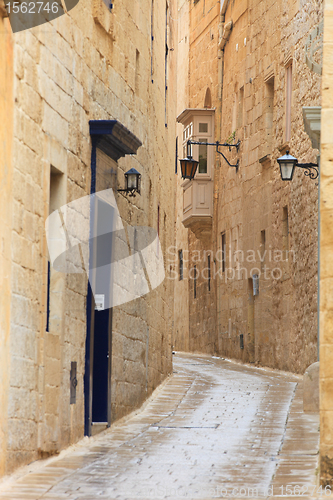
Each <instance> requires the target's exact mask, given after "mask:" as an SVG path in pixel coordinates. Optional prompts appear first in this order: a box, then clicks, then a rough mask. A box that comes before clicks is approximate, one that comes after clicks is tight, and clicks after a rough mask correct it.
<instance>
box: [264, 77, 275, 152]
mask: <svg viewBox="0 0 333 500" xmlns="http://www.w3.org/2000/svg"><path fill="white" fill-rule="evenodd" d="M273 109H274V77H273V78H270V79H269V80H268V81H267V82H266V86H265V129H266V142H267V145H268V148H269V151H268V152H267V153H269V152H271V151H272V146H273Z"/></svg>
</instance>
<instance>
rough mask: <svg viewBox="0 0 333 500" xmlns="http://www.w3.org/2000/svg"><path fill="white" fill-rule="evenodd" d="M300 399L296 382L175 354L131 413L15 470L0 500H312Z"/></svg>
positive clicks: (312, 432) (309, 432)
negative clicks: (279, 499)
mask: <svg viewBox="0 0 333 500" xmlns="http://www.w3.org/2000/svg"><path fill="white" fill-rule="evenodd" d="M302 397H303V395H302V378H301V377H297V376H294V375H289V374H284V373H278V372H277V371H271V370H264V369H257V368H252V367H248V366H242V365H240V364H237V363H233V362H230V361H227V360H223V359H219V358H211V357H208V356H201V355H187V354H176V355H175V356H174V375H173V376H172V377H170V378H169V379H168V380H167V381H166V382H165V383H164V384H163V385H162V387H161V388H159V389H157V391H156V392H155V393H154V395H153V396H152V398H151V399H150V400H149V401H148V403H147V404H146V405H145V406H144V407H143V408H142V409H141V410H140V411H139V412H137V413H136V414H134V415H132V416H131V417H130V418H128V419H126V420H124V421H122V422H120V423H118V424H115V425H114V426H112V428H111V429H110V430H108V431H106V432H104V433H103V434H100V435H98V436H96V437H94V438H92V439H91V440H88V439H84V440H83V441H81V443H79V444H78V445H76V446H75V447H72V448H71V449H70V450H67V451H65V452H63V453H62V454H61V455H60V456H59V457H55V458H52V459H49V460H47V461H44V462H42V463H40V464H37V465H36V464H32V465H31V466H28V467H26V468H25V472H24V474H23V473H22V470H21V473H20V475H19V476H18V475H16V477H15V480H14V479H11V480H7V481H6V482H5V483H3V484H2V485H1V486H0V498H1V500H5V499H12V500H13V499H25V500H30V499H31V500H32V499H33V500H37V499H45V500H51V499H53V500H61V499H64V500H65V499H66V500H76V499H82V500H83V499H85V500H88V499H89V500H96V499H99V498H101V499H108V500H111V499H121V500H125V499H136V498H142V499H148V498H152V499H159V498H163V499H164V498H169V499H176V498H188V499H213V498H248V497H252V498H267V497H271V496H272V494H273V496H283V495H284V498H287V497H289V496H290V497H294V498H295V496H297V495H298V496H299V495H300V494H301V495H302V498H309V497H313V498H317V497H318V498H319V497H320V495H318V494H317V493H316V491H314V487H315V486H316V484H317V476H316V468H317V460H318V441H319V432H318V431H319V429H318V425H319V423H318V422H319V418H318V415H305V414H303V411H302ZM29 469H30V471H29ZM288 485H289V488H291V490H290V489H289V492H290V491H292V494H287V492H286V488H287V486H288ZM296 487H299V488H300V493H297V491H298V489H297V488H296ZM295 488H296V489H295ZM322 497H323V496H321V498H322ZM324 497H325V495H324Z"/></svg>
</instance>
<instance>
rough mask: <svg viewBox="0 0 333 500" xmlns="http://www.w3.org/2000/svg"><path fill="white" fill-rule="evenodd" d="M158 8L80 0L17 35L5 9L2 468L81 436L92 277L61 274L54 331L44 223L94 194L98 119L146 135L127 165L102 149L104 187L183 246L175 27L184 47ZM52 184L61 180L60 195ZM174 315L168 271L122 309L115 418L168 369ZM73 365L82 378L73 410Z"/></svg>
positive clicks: (54, 292) (171, 14)
mask: <svg viewBox="0 0 333 500" xmlns="http://www.w3.org/2000/svg"><path fill="white" fill-rule="evenodd" d="M151 9H152V3H151V2H150V1H148V0H147V1H146V0H145V1H144V3H143V4H141V5H140V6H138V8H137V9H135V10H134V11H133V5H132V4H131V2H128V3H119V4H117V6H115V8H114V9H113V10H112V11H111V12H110V11H109V10H108V9H107V7H106V5H105V4H104V3H103V1H102V0H96V1H94V2H93V4H92V3H91V2H90V1H89V0H81V1H80V2H79V4H78V5H77V7H76V8H75V9H73V10H71V11H70V12H68V13H66V14H65V15H63V16H62V17H60V18H59V19H57V20H55V21H52V22H51V23H48V24H47V25H45V26H43V27H41V28H39V27H37V28H36V29H32V30H26V31H24V32H21V33H16V34H15V36H13V35H12V34H11V31H10V25H9V21H8V19H2V14H1V15H0V34H1V36H0V39H1V41H0V48H1V55H0V65H1V68H6V69H5V71H1V76H0V89H1V97H0V156H1V173H0V183H1V186H2V187H3V188H4V192H5V194H3V193H2V194H1V197H0V204H1V215H0V229H1V232H0V234H1V237H0V283H1V290H4V294H3V296H1V301H0V310H1V315H0V316H1V319H0V325H1V330H0V343H1V350H0V359H1V364H0V382H1V383H0V387H1V389H0V403H1V412H0V443H1V444H0V452H1V453H0V475H2V474H4V473H5V472H10V471H11V470H13V469H14V468H15V467H16V466H17V465H20V464H22V463H24V462H25V461H26V460H30V461H31V460H33V459H35V458H37V457H38V456H45V455H48V454H52V453H56V452H58V451H59V450H61V449H62V448H64V447H66V446H68V445H69V444H71V443H73V442H75V441H77V440H78V439H80V438H82V436H83V426H84V404H85V403H84V384H83V376H84V370H85V348H86V344H85V340H86V331H87V325H86V315H87V312H86V296H87V289H88V281H87V276H86V275H85V274H82V275H74V274H73V275H67V276H66V275H64V274H62V273H57V272H56V271H55V270H54V269H51V274H50V316H49V331H46V321H47V287H48V274H47V269H48V249H47V243H46V236H45V220H46V218H47V217H48V215H49V214H50V212H51V211H53V210H56V209H58V208H59V207H60V206H61V205H64V204H66V203H68V202H70V201H72V200H77V199H78V198H80V197H83V196H85V195H87V194H89V192H90V185H91V184H90V183H91V171H90V164H91V139H90V135H89V120H98V119H105V120H112V119H116V120H118V121H120V122H121V123H122V124H123V125H124V126H125V127H127V128H128V129H129V130H130V131H131V132H132V133H133V134H134V135H135V136H137V137H138V138H139V139H140V141H142V143H143V146H142V147H141V148H140V149H139V150H138V154H137V155H136V156H135V157H134V156H133V157H130V156H127V157H125V158H122V159H121V160H120V161H119V163H118V164H115V163H114V162H113V164H110V158H108V157H106V155H104V157H103V154H102V153H99V154H98V161H97V190H102V189H108V188H112V189H113V190H114V192H115V196H116V200H117V204H118V206H119V211H120V214H121V216H122V217H123V219H124V221H125V222H126V224H130V225H139V226H140V225H141V226H145V225H148V226H151V227H153V228H155V229H157V228H158V229H159V232H160V238H161V244H162V252H163V254H164V255H165V253H166V248H167V247H168V246H169V245H170V244H173V243H174V226H173V221H174V177H173V171H174V158H175V102H174V99H173V98H172V96H173V95H174V94H175V91H176V88H175V82H176V72H175V68H174V63H175V60H174V59H173V53H172V51H170V52H169V55H168V59H167V66H165V50H166V47H165V35H166V33H167V37H168V45H169V47H170V48H174V47H176V43H175V39H174V37H175V32H176V22H175V19H176V10H175V2H174V0H172V1H171V2H168V10H167V18H166V11H165V6H164V7H163V8H156V9H154V12H153V17H152V13H151ZM1 12H2V11H1ZM151 30H153V33H152V31H151ZM152 34H153V35H154V43H153V45H151V36H152ZM166 78H167V80H166ZM166 83H167V93H166V89H165V86H166ZM3 96H5V97H6V99H5V100H4V99H3ZM3 167H4V168H3ZM131 167H135V168H137V169H138V170H139V171H140V173H141V174H142V191H141V196H137V197H136V198H128V197H126V196H125V195H124V194H120V193H117V189H118V188H123V186H124V175H123V174H124V172H126V171H127V170H128V169H129V168H131ZM112 168H114V171H112V172H111V169H112ZM55 177H56V178H57V179H58V180H57V181H55V180H54V179H55ZM52 179H53V180H52ZM50 185H51V189H52V190H55V187H54V186H55V185H56V186H57V193H56V194H54V192H53V195H54V196H50ZM51 198H52V200H53V201H52V203H53V204H54V205H55V206H51V205H50V199H51ZM128 285H130V284H128ZM172 310H173V283H172V282H171V281H170V280H168V281H166V282H165V283H163V284H162V285H161V286H160V287H159V288H158V289H157V290H155V291H154V292H152V293H151V294H150V295H148V296H146V297H142V298H139V299H136V301H135V302H134V303H133V304H129V305H128V306H127V305H126V304H125V305H124V306H123V307H118V308H117V309H116V310H115V311H114V318H113V345H112V353H113V360H114V361H115V362H114V363H113V362H112V376H111V379H112V395H111V399H112V420H116V419H118V418H119V417H121V416H123V415H125V414H127V413H129V412H130V411H132V410H133V409H134V408H136V407H137V406H138V405H139V404H141V403H142V402H143V401H144V399H145V398H146V397H147V396H149V395H150V394H151V392H152V390H153V389H154V388H155V387H156V386H157V385H158V384H159V383H160V382H161V381H162V380H163V379H164V378H165V377H166V376H167V374H168V373H169V372H170V370H171V335H172V330H173V323H172ZM72 361H76V362H77V380H78V385H77V400H76V404H72V405H70V400H69V398H70V387H69V384H70V376H69V373H70V367H71V362H72ZM18 394H22V397H24V398H25V402H24V404H22V406H21V407H19V400H18ZM8 405H9V406H8ZM7 408H8V411H7ZM24 437H25V438H26V440H27V448H24V446H23V445H22V439H24ZM7 439H8V442H9V443H10V448H9V447H8V446H7V445H6V441H7Z"/></svg>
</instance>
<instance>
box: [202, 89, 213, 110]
mask: <svg viewBox="0 0 333 500" xmlns="http://www.w3.org/2000/svg"><path fill="white" fill-rule="evenodd" d="M211 107H212V94H211V92H210V88H209V87H207V90H206V95H205V102H204V108H211Z"/></svg>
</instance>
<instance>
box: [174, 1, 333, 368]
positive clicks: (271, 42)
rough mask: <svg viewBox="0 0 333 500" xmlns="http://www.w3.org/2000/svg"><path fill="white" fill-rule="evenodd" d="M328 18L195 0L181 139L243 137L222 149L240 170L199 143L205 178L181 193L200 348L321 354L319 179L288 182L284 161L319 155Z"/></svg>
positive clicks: (299, 361) (268, 360)
mask: <svg viewBox="0 0 333 500" xmlns="http://www.w3.org/2000/svg"><path fill="white" fill-rule="evenodd" d="M322 18H323V9H322V3H321V2H320V1H316V2H301V1H299V2H298V1H293V0H290V1H285V2H270V1H264V2H256V1H255V2H252V3H251V4H250V2H248V1H239V2H238V1H236V2H230V1H228V0H225V1H221V2H217V3H216V2H211V3H209V2H208V3H207V2H203V0H199V1H197V2H191V4H190V7H189V32H190V34H189V38H190V46H189V69H188V84H187V85H188V96H189V97H188V101H187V103H186V104H185V103H184V104H185V105H184V106H183V107H182V109H180V106H179V105H178V109H177V112H178V122H180V124H181V129H180V131H181V132H178V141H179V143H181V144H182V145H184V146H185V145H186V142H187V140H188V139H190V140H193V141H198V142H211V143H214V142H216V141H219V142H220V143H230V144H234V145H235V144H236V143H237V142H238V141H239V148H238V149H237V148H235V147H231V148H230V150H229V148H228V147H220V148H219V151H221V152H223V154H224V155H225V157H226V159H227V160H228V162H229V164H231V166H230V165H229V164H228V163H227V162H226V161H225V159H224V158H223V157H222V156H221V155H219V154H217V153H216V148H215V147H214V146H205V145H201V146H195V145H193V146H192V148H193V149H192V153H193V156H194V158H195V159H196V160H199V167H198V170H197V173H196V176H195V178H194V180H193V181H188V180H186V181H185V182H183V183H182V184H180V185H179V188H178V196H177V199H178V200H182V205H183V206H182V210H183V213H182V214H181V217H182V224H183V226H184V228H187V231H188V235H187V241H186V237H184V233H181V234H182V236H181V237H180V236H178V237H177V244H176V245H177V252H180V251H181V250H182V248H181V247H182V246H184V245H188V247H186V250H187V248H188V249H189V263H188V269H187V278H188V279H187V287H188V301H189V308H188V321H189V334H188V342H187V344H186V343H185V342H183V343H182V344H181V345H188V348H189V350H191V351H199V352H207V353H215V354H219V355H222V356H228V357H232V358H237V359H241V360H243V361H246V362H255V363H258V364H261V365H266V366H271V367H275V368H280V369H283V370H289V371H295V372H298V373H304V370H305V369H306V368H307V367H308V366H309V365H310V364H311V363H313V362H315V361H316V360H317V267H318V258H317V241H318V236H317V235H318V231H317V228H318V220H317V219H318V208H317V206H318V180H312V179H310V177H309V176H306V175H304V173H308V171H306V170H304V169H301V168H296V170H295V174H294V177H293V180H292V181H289V182H287V181H282V179H281V175H280V171H279V166H278V163H277V158H279V157H281V156H283V155H284V154H285V153H286V151H287V150H289V151H290V153H291V154H292V155H293V156H294V157H296V158H298V160H299V163H309V162H313V163H316V162H317V155H318V153H319V147H320V146H319V142H320V141H319V139H318V137H319V136H318V134H316V133H315V131H313V127H314V123H315V122H316V120H317V118H316V113H317V114H318V107H319V106H320V105H321V74H320V73H321V69H320V65H321V61H320V60H318V57H319V56H318V53H316V50H313V51H312V52H311V50H312V49H311V50H310V49H309V47H310V46H311V47H314V44H315V41H316V40H317V39H318V38H319V39H320V36H321V33H322ZM317 41H318V40H317ZM319 41H320V40H319ZM181 44H182V39H181V40H179V46H181ZM319 45H320V43H319ZM180 71H181V68H179V70H178V72H180ZM183 81H186V79H185V77H184V78H183ZM178 130H179V129H178ZM180 133H182V134H184V135H180ZM185 156H186V154H185V151H184V150H183V151H179V157H182V158H183V157H185ZM237 161H238V168H235V165H237ZM204 184H205V186H204ZM177 234H180V231H179V233H177ZM189 273H190V274H189ZM177 300H178V297H177V293H176V295H175V301H176V302H177ZM181 300H183V301H184V300H185V299H184V298H182V299H181ZM183 321H184V320H183ZM177 328H178V326H177V318H175V330H177ZM176 348H177V346H176Z"/></svg>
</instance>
